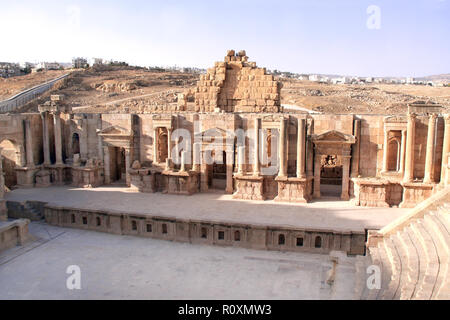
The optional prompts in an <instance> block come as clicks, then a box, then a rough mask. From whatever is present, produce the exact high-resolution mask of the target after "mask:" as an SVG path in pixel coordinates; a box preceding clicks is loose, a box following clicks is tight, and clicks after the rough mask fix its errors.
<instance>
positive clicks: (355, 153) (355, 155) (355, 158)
mask: <svg viewBox="0 0 450 320" xmlns="http://www.w3.org/2000/svg"><path fill="white" fill-rule="evenodd" d="M353 135H354V136H355V139H356V141H355V144H354V145H353V147H352V159H351V161H352V172H351V176H352V177H357V176H358V175H359V153H360V148H361V120H355V121H354V130H353Z"/></svg>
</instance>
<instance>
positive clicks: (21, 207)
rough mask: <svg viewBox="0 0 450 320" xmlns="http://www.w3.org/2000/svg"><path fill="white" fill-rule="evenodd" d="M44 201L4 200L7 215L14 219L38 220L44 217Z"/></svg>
mask: <svg viewBox="0 0 450 320" xmlns="http://www.w3.org/2000/svg"><path fill="white" fill-rule="evenodd" d="M45 205H46V203H45V202H40V201H24V202H18V201H6V207H7V208H8V217H9V218H15V219H30V220H31V221H39V220H41V219H43V218H44V206H45Z"/></svg>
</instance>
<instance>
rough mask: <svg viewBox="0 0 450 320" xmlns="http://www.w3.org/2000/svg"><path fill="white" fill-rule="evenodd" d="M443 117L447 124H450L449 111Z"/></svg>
mask: <svg viewBox="0 0 450 320" xmlns="http://www.w3.org/2000/svg"><path fill="white" fill-rule="evenodd" d="M443 118H444V121H445V125H446V126H450V114H449V113H447V114H444V116H443Z"/></svg>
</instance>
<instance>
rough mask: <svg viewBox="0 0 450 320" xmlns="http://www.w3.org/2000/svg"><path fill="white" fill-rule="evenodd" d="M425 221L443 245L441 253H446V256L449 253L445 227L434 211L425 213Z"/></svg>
mask: <svg viewBox="0 0 450 320" xmlns="http://www.w3.org/2000/svg"><path fill="white" fill-rule="evenodd" d="M425 222H427V223H428V224H429V226H430V227H431V228H432V229H433V230H434V231H435V233H436V235H437V236H438V238H439V240H440V241H441V243H442V246H443V249H444V251H443V253H446V258H448V255H449V253H450V235H449V234H448V231H447V229H445V227H444V225H443V224H442V223H441V221H440V220H439V218H438V217H437V216H436V214H435V213H434V212H431V213H430V214H427V215H425Z"/></svg>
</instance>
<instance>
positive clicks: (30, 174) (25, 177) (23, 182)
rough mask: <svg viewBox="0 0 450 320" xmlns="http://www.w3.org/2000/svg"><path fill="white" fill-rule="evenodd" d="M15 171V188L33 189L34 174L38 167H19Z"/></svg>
mask: <svg viewBox="0 0 450 320" xmlns="http://www.w3.org/2000/svg"><path fill="white" fill-rule="evenodd" d="M15 170H16V175H17V187H19V188H34V185H35V174H36V172H38V171H39V170H40V167H19V168H16V169H15Z"/></svg>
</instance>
